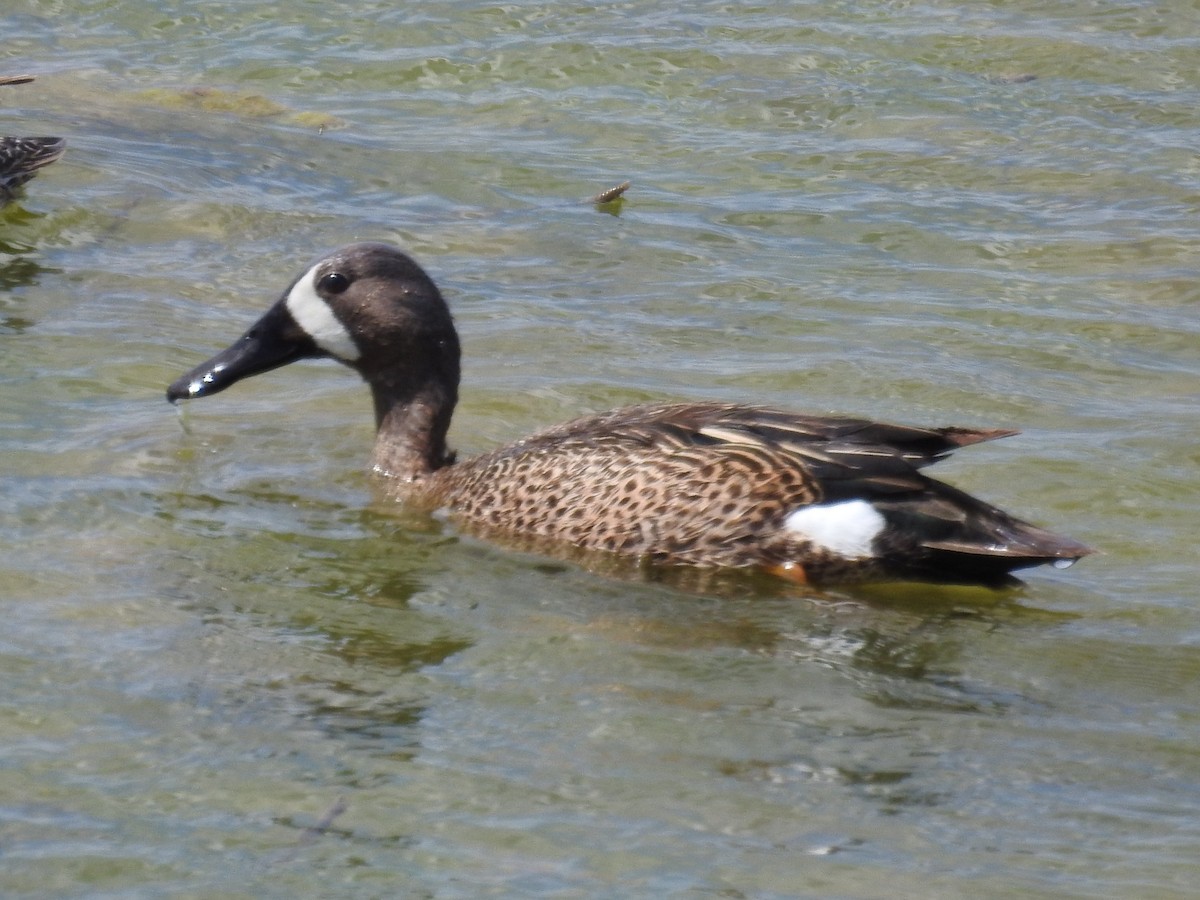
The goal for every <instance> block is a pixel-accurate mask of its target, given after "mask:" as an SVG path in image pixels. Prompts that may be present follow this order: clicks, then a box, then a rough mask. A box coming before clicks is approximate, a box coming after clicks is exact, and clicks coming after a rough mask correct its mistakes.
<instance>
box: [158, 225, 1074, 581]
mask: <svg viewBox="0 0 1200 900" xmlns="http://www.w3.org/2000/svg"><path fill="white" fill-rule="evenodd" d="M318 357H330V358H333V359H336V360H338V361H339V362H341V363H344V364H345V365H347V366H349V367H350V368H351V369H354V370H355V371H356V372H358V373H359V374H360V375H361V376H362V377H363V379H364V380H365V381H366V382H367V384H368V385H369V386H370V388H371V395H372V397H373V399H374V402H375V422H376V425H377V428H378V432H377V437H376V442H375V451H374V457H373V465H374V469H375V471H376V472H378V473H379V474H380V475H381V476H383V477H384V478H386V479H388V483H387V485H388V492H389V493H390V494H391V495H394V496H395V497H396V498H397V499H400V500H403V501H405V502H406V503H408V504H410V505H413V506H416V507H419V508H423V509H426V510H430V511H432V510H445V511H446V512H447V513H448V514H449V516H450V517H451V519H452V520H453V521H456V522H458V523H459V524H460V525H461V526H462V527H464V528H466V529H467V530H469V531H473V532H475V533H478V534H482V535H485V536H490V537H497V538H501V539H503V538H504V537H509V538H512V539H516V540H523V539H528V540H535V541H538V542H539V543H541V544H546V545H552V546H559V547H561V548H562V550H563V552H564V553H568V552H575V551H578V550H583V551H594V552H597V553H608V554H616V555H619V556H623V557H628V558H632V559H636V560H638V561H639V562H640V563H643V564H662V565H667V566H671V565H680V566H698V567H706V568H712V569H715V568H725V567H730V568H741V569H746V568H757V569H761V570H765V571H768V572H771V573H774V574H777V575H779V576H782V577H784V578H788V579H790V580H792V581H795V582H800V583H809V584H832V583H847V582H856V581H869V580H893V579H906V580H919V581H935V582H949V583H959V584H985V585H1001V584H1005V583H1008V582H1009V581H1011V577H1010V573H1011V572H1012V571H1014V570H1018V569H1024V568H1028V567H1031V566H1038V565H1043V564H1051V565H1054V566H1058V567H1065V566H1068V565H1070V564H1071V563H1073V562H1074V561H1075V560H1077V559H1079V558H1080V557H1082V556H1086V555H1087V554H1089V553H1091V552H1092V551H1091V550H1090V549H1089V548H1088V547H1086V546H1084V545H1083V544H1080V543H1077V542H1076V541H1073V540H1071V539H1069V538H1065V537H1060V536H1058V535H1055V534H1052V533H1050V532H1048V531H1045V530H1043V529H1041V528H1038V527H1037V526H1035V525H1031V524H1029V523H1028V522H1023V521H1021V520H1019V519H1016V518H1014V517H1012V516H1010V515H1008V514H1007V513H1005V512H1003V511H1002V510H999V509H997V508H996V507H994V506H991V505H989V504H987V503H984V502H983V501H981V500H977V499H975V498H974V497H971V496H970V495H968V494H966V493H964V492H962V491H960V490H957V489H955V488H953V487H951V486H949V485H947V484H943V483H941V482H939V481H935V480H933V479H931V478H929V477H927V476H926V475H924V474H922V472H921V471H920V470H921V469H922V468H924V467H925V466H928V465H930V464H932V463H935V462H937V461H938V460H940V459H943V458H944V457H945V456H947V455H948V454H949V453H950V452H951V451H953V450H955V449H957V448H959V447H964V446H967V445H968V444H976V443H979V442H981V441H987V440H992V439H994V438H1000V437H1006V436H1008V435H1011V434H1015V432H1013V431H1007V430H998V429H993V430H978V429H971V428H916V427H911V426H906V425H889V424H884V423H880V422H872V421H867V420H863V419H852V418H833V417H822V416H808V415H799V414H795V413H790V412H784V411H782V410H778V409H770V408H766V407H758V406H739V405H732V404H726V403H675V404H654V405H644V406H631V407H627V408H624V409H618V410H615V411H613V412H608V413H603V414H601V415H594V416H586V417H584V418H580V419H576V420H574V421H571V422H568V423H566V424H563V425H559V426H557V427H555V428H551V429H549V430H547V431H542V432H540V433H538V434H535V435H533V436H531V437H528V438H525V439H524V440H521V441H518V442H516V443H515V444H511V445H509V446H506V447H501V448H499V449H497V450H493V451H491V452H489V453H484V454H482V455H480V456H476V457H474V458H472V459H467V460H463V461H456V460H455V458H454V454H453V453H451V452H449V451H448V450H447V446H446V433H447V430H448V429H449V427H450V417H451V415H452V414H453V412H454V406H455V403H456V402H457V399H458V383H459V341H458V334H457V332H456V331H455V328H454V322H453V320H452V319H451V316H450V311H449V309H448V307H447V305H446V303H445V301H444V300H443V299H442V296H441V293H440V292H439V291H438V289H437V287H436V286H435V285H434V283H433V281H432V280H431V279H430V278H429V276H428V275H427V274H426V273H425V271H424V270H423V269H421V267H420V266H418V265H417V264H416V263H415V262H414V261H413V260H412V259H410V258H409V257H408V256H406V255H405V254H404V253H402V252H401V251H400V250H398V249H397V248H396V247H393V246H391V245H389V244H382V243H360V244H351V245H350V246H347V247H343V248H342V249H340V250H338V251H336V252H334V253H332V254H330V255H329V256H326V257H325V258H323V259H321V260H319V261H317V262H316V263H314V264H313V265H311V266H309V267H308V268H307V269H306V270H305V271H304V272H303V274H301V275H300V277H299V278H298V279H296V281H294V282H293V283H292V284H291V286H290V287H288V288H287V290H286V291H284V293H283V296H282V297H280V299H279V300H278V301H277V302H276V303H275V304H274V305H273V306H272V307H271V308H270V309H269V310H268V311H267V312H266V314H265V315H263V317H262V318H261V319H259V320H258V322H257V323H255V324H254V325H253V326H251V328H250V330H249V331H247V332H246V333H245V334H244V335H243V336H242V337H241V338H239V339H238V340H237V341H236V342H235V343H234V344H233V345H232V346H231V347H229V348H228V349H227V350H225V351H223V352H221V353H218V354H217V355H216V356H214V357H213V358H212V359H210V360H208V361H207V362H205V363H202V364H201V365H199V366H197V367H196V368H194V369H192V370H191V371H190V372H188V373H187V374H186V375H183V376H181V377H180V378H179V379H178V380H176V381H175V382H174V383H173V384H172V385H171V386H170V387H169V388H168V389H167V399H168V400H170V401H171V402H172V403H174V402H176V401H178V400H183V399H190V398H195V397H207V396H209V395H210V394H216V393H218V392H219V391H222V390H224V389H225V388H227V387H229V386H230V385H232V384H234V383H236V382H238V381H240V380H242V379H243V378H247V377H249V376H251V375H257V374H259V373H262V372H267V371H269V370H271V369H275V368H278V367H279V366H283V365H286V364H288V363H291V362H294V361H296V360H300V359H310V358H318Z"/></svg>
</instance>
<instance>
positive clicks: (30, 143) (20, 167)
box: [0, 75, 67, 207]
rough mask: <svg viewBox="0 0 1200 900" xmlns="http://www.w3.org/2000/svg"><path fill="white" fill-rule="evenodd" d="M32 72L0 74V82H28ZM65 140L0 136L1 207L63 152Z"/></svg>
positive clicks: (13, 83)
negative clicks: (39, 170)
mask: <svg viewBox="0 0 1200 900" xmlns="http://www.w3.org/2000/svg"><path fill="white" fill-rule="evenodd" d="M33 80H34V76H32V75H0V86H5V85H15V84H28V83H29V82H31V81H33ZM66 149H67V142H66V141H64V140H63V139H62V138H56V137H3V136H0V207H2V206H5V205H6V204H7V203H8V202H9V201H10V200H12V199H13V198H14V197H15V196H16V192H17V188H19V187H20V186H21V185H23V184H25V183H26V182H27V181H29V179H31V178H33V176H34V175H36V174H37V171H38V169H40V168H42V167H44V166H48V165H50V163H52V162H54V161H55V160H57V159H58V158H59V157H60V156H62V155H63V151H64V150H66Z"/></svg>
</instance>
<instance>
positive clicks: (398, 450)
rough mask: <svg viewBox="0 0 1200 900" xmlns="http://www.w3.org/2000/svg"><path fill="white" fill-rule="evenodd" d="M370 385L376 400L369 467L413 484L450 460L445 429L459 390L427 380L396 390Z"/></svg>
mask: <svg viewBox="0 0 1200 900" xmlns="http://www.w3.org/2000/svg"><path fill="white" fill-rule="evenodd" d="M391 388H392V386H390V385H378V384H377V385H372V395H373V396H374V399H375V425H376V436H375V453H374V456H373V458H372V460H371V463H372V467H373V468H374V469H375V471H376V472H378V473H379V474H381V475H386V476H387V477H389V478H395V479H398V480H400V481H403V482H408V483H413V482H417V481H420V480H421V479H422V478H425V477H426V476H428V475H430V474H431V473H432V472H435V471H436V470H438V469H440V468H442V467H443V466H445V465H448V464H449V463H450V462H451V459H450V457H449V454H448V453H447V452H446V432H447V431H448V430H449V428H450V417H451V415H453V413H454V404H455V403H456V402H457V400H458V391H457V390H456V389H455V388H453V387H447V386H446V385H444V384H436V383H432V382H427V383H426V384H424V385H422V386H421V387H419V388H416V389H410V390H405V391H403V392H397V391H395V390H394V389H391Z"/></svg>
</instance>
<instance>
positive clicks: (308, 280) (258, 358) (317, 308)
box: [167, 243, 459, 403]
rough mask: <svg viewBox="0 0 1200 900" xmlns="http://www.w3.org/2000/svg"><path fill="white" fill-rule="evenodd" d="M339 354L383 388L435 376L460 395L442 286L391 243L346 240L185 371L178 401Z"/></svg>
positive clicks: (398, 388)
mask: <svg viewBox="0 0 1200 900" xmlns="http://www.w3.org/2000/svg"><path fill="white" fill-rule="evenodd" d="M322 357H331V358H333V359H336V360H337V361H338V362H341V363H344V364H345V365H347V366H349V367H350V368H352V369H354V370H356V371H357V372H358V373H359V374H360V375H362V377H363V378H364V379H366V380H367V381H368V382H369V383H370V384H371V386H372V388H373V389H374V390H375V392H376V394H377V398H378V395H379V394H380V393H389V394H392V395H403V394H406V393H410V392H415V391H418V390H420V389H421V388H422V387H423V386H424V385H427V384H429V383H436V384H440V385H442V386H443V387H444V388H446V389H448V390H449V392H450V393H451V395H453V394H454V392H455V389H456V388H457V385H458V377H459V345H458V336H457V334H456V333H455V330H454V323H453V321H452V319H451V317H450V311H449V309H448V308H447V307H446V303H445V301H444V300H443V299H442V295H441V294H440V293H439V291H438V289H437V286H436V285H434V283H433V281H432V280H431V279H430V278H429V276H428V275H426V274H425V272H424V270H423V269H422V268H421V267H420V266H418V265H417V264H416V263H415V262H413V260H412V259H410V258H409V257H408V256H406V255H405V254H404V253H402V252H401V251H400V250H399V249H397V248H396V247H393V246H392V245H390V244H382V243H362V244H351V245H349V246H347V247H343V248H342V249H340V250H337V251H335V252H334V253H331V254H329V255H328V256H325V257H323V258H322V259H320V260H318V261H317V262H315V263H313V264H312V265H311V266H309V267H308V269H306V270H305V272H304V274H302V275H301V276H300V277H299V278H297V279H296V280H295V281H294V282H292V284H291V286H289V287H288V289H287V290H286V291H284V292H283V296H282V297H280V298H279V300H278V301H277V302H276V303H275V305H274V306H272V307H271V308H270V309H269V310H267V312H266V313H265V314H264V315H263V317H262V318H260V319H259V320H258V321H257V322H255V323H254V325H252V326H251V327H250V329H249V330H248V331H247V332H246V333H245V334H244V335H242V336H241V337H240V338H238V340H237V341H236V342H234V343H233V344H232V345H231V346H230V347H228V348H227V349H225V350H223V351H221V352H220V353H218V354H217V355H216V356H214V357H213V358H212V359H210V360H208V361H207V362H204V363H201V364H200V365H199V366H197V367H196V368H194V369H192V370H191V371H190V372H188V373H187V374H185V375H182V376H180V377H179V378H177V379H176V380H175V381H174V382H173V383H172V384H171V386H170V387H168V388H167V399H168V400H170V401H171V402H172V403H174V402H176V401H177V400H187V399H191V398H193V397H207V396H209V395H211V394H216V393H219V392H220V391H223V390H225V388H227V387H229V386H230V385H232V384H235V383H236V382H238V381H241V380H242V379H243V378H248V377H250V376H251V375H258V374H260V373H262V372H268V371H270V370H271V369H277V368H279V367H280V366H285V365H287V364H288V363H290V362H295V361H296V360H299V359H313V358H322Z"/></svg>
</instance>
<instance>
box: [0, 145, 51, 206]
mask: <svg viewBox="0 0 1200 900" xmlns="http://www.w3.org/2000/svg"><path fill="white" fill-rule="evenodd" d="M66 149H67V142H66V141H64V140H63V139H62V138H56V137H0V200H7V199H10V198H11V197H12V193H13V191H15V190H16V189H17V188H19V187H20V186H21V185H23V184H24V183H25V182H27V181H29V179H31V178H32V177H33V176H34V175H36V174H37V170H38V169H41V168H43V167H44V166H48V165H50V163H52V162H54V161H55V160H57V159H58V158H59V157H61V156H62V155H63V152H64V151H65V150H66Z"/></svg>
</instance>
